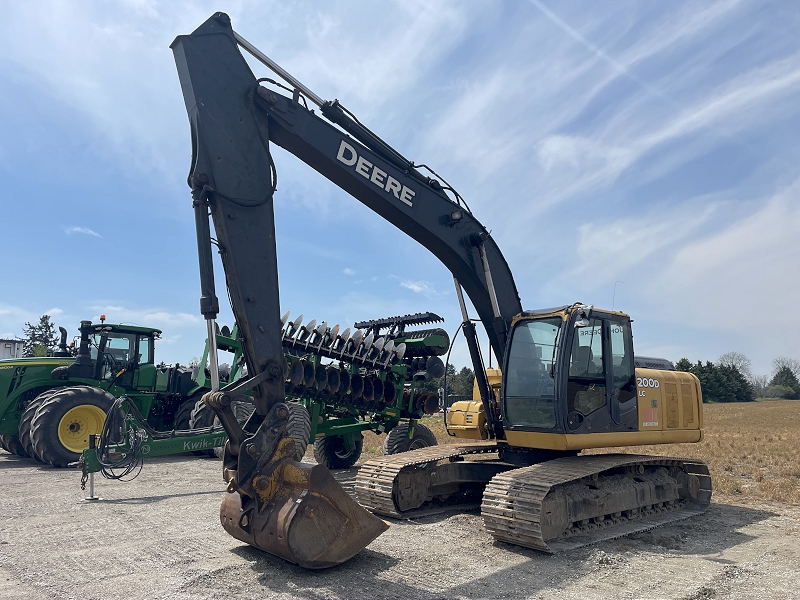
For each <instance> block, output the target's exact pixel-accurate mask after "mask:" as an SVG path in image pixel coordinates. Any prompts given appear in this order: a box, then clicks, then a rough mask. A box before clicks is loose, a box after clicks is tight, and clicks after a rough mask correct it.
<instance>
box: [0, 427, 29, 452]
mask: <svg viewBox="0 0 800 600" xmlns="http://www.w3.org/2000/svg"><path fill="white" fill-rule="evenodd" d="M0 446H2V447H3V449H4V450H6V451H7V452H11V454H16V455H17V456H21V457H22V458H28V454H27V453H26V452H25V448H23V447H22V442H20V441H19V437H18V436H16V435H13V434H10V433H9V434H4V435H0Z"/></svg>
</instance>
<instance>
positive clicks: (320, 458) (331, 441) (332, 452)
mask: <svg viewBox="0 0 800 600" xmlns="http://www.w3.org/2000/svg"><path fill="white" fill-rule="evenodd" d="M363 448H364V436H363V435H362V436H360V437H359V438H358V439H357V440H356V442H355V447H354V448H353V449H352V450H350V451H349V452H348V451H347V449H346V448H345V445H344V436H341V435H332V436H326V437H321V438H317V439H316V440H314V458H315V459H316V460H317V462H318V463H319V464H321V465H323V466H325V467H327V468H329V469H349V468H350V467H352V466H353V465H354V464H356V461H357V460H358V459H359V457H360V456H361V450H363Z"/></svg>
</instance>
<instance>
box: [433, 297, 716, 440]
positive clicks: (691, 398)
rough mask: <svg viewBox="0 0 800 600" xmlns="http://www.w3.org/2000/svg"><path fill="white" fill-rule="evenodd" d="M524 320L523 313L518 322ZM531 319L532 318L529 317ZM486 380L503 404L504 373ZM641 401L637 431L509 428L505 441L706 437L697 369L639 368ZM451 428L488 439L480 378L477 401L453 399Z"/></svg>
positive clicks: (565, 316) (475, 393)
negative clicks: (583, 431)
mask: <svg viewBox="0 0 800 600" xmlns="http://www.w3.org/2000/svg"><path fill="white" fill-rule="evenodd" d="M598 313H599V314H606V315H614V316H618V317H624V318H627V315H625V314H624V313H619V312H610V311H601V310H595V314H598ZM543 317H551V318H552V317H561V318H563V319H564V323H565V325H566V323H567V321H568V319H569V314H568V313H567V312H566V311H563V310H557V311H553V313H552V314H540V315H537V318H540V319H541V318H543ZM523 319H525V317H524V316H520V317H517V318H515V319H514V323H516V322H518V321H520V320H523ZM526 320H527V319H526ZM486 374H487V379H488V383H489V386H490V388H491V390H492V392H493V393H494V395H495V399H496V401H497V404H498V406H501V402H500V387H501V381H502V373H501V371H500V369H487V370H486ZM635 378H636V402H637V409H638V427H637V429H636V430H634V431H615V432H590V433H569V432H566V431H565V432H537V431H520V430H513V429H506V430H505V438H506V439H505V442H506V443H508V444H509V445H510V446H517V447H522V448H538V449H546V450H560V451H571V450H584V449H588V448H609V447H616V446H640V445H650V444H673V443H686V442H699V441H701V440H702V439H703V397H702V392H701V389H700V381H699V380H698V379H697V377H696V376H695V375H693V374H692V373H686V372H682V371H667V370H660V369H649V368H636V369H635ZM446 418H447V428H448V430H449V431H450V433H451V434H453V435H455V437H458V438H464V439H471V440H485V439H488V438H489V437H490V436H489V432H488V428H487V420H486V414H485V412H484V408H483V404H482V402H481V398H480V392H479V390H478V385H477V381H476V382H475V385H474V387H473V395H472V400H465V401H459V402H455V403H453V405H452V406H451V407H450V409H449V410H448V412H447V417H446Z"/></svg>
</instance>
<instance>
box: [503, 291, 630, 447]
mask: <svg viewBox="0 0 800 600" xmlns="http://www.w3.org/2000/svg"><path fill="white" fill-rule="evenodd" d="M510 340H511V341H510V344H509V348H508V356H507V358H506V365H507V368H506V373H505V374H504V385H503V415H504V418H503V428H504V429H506V430H508V429H511V430H517V431H537V432H557V433H582V432H586V433H588V432H595V433H597V432H612V431H633V430H636V429H637V423H636V415H637V413H636V380H635V376H634V356H633V337H632V334H631V326H630V317H628V315H626V314H624V313H619V312H609V311H601V310H594V309H593V308H592V307H586V306H583V305H575V306H565V307H561V308H559V309H548V310H544V311H526V312H524V313H522V315H520V317H519V319H517V320H516V321H515V322H514V324H513V326H512V332H511V336H510Z"/></svg>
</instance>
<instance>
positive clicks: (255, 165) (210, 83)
mask: <svg viewBox="0 0 800 600" xmlns="http://www.w3.org/2000/svg"><path fill="white" fill-rule="evenodd" d="M239 42H242V43H243V45H244V47H245V48H247V49H249V50H251V51H252V52H253V53H254V54H256V56H257V57H263V59H265V60H266V61H268V60H269V59H267V57H265V56H264V55H263V54H261V53H260V52H259V51H258V50H256V49H255V48H253V47H252V45H250V44H248V43H247V42H246V40H244V39H243V38H242V37H241V36H239V35H238V34H237V33H235V32H234V31H233V30H232V29H231V26H230V19H229V18H228V17H227V15H225V14H224V13H217V14H215V15H214V16H212V17H211V18H210V19H209V20H208V21H206V22H205V23H204V24H203V25H202V26H200V27H199V28H198V29H197V30H196V31H195V32H194V33H193V34H192V35H190V36H182V37H179V38H178V39H177V40H176V42H175V43H174V44H173V50H174V51H175V57H176V62H177V64H178V71H179V73H180V77H181V84H182V86H183V89H184V96H185V98H186V103H187V109H188V110H189V113H190V120H191V121H192V135H193V146H194V160H193V163H192V171H191V173H190V175H189V184H190V186H191V187H192V189H193V190H202V189H203V188H204V187H209V188H212V189H214V190H215V191H216V192H217V193H222V194H225V195H227V196H228V197H231V198H236V197H241V198H246V199H247V200H246V201H248V202H258V201H259V200H260V199H262V198H265V197H266V196H267V195H270V194H271V192H272V191H273V188H272V184H273V181H272V179H271V178H272V176H273V173H272V170H271V169H272V162H271V159H270V156H269V148H268V144H269V142H272V143H274V144H277V145H278V146H281V147H282V148H284V149H286V150H288V151H289V152H291V153H292V154H294V155H295V156H297V157H298V158H299V159H301V160H302V161H303V162H305V163H306V164H308V165H309V166H310V167H311V168H313V169H314V170H315V171H317V172H319V173H321V174H322V175H324V176H325V177H326V178H328V179H329V180H330V181H332V182H333V183H335V184H336V185H338V186H339V187H341V188H342V189H343V190H345V191H346V192H347V193H349V194H350V195H351V196H353V197H354V198H356V199H357V200H359V201H360V202H361V203H363V204H364V205H366V206H367V207H369V208H370V209H372V210H373V211H374V212H376V213H377V214H379V215H380V216H381V217H383V218H384V219H386V220H387V221H389V222H390V223H392V224H393V225H394V226H396V227H397V228H398V229H400V230H401V231H403V232H405V233H406V234H408V235H409V236H410V237H412V238H413V239H415V240H416V241H418V242H419V243H420V244H422V245H423V246H424V247H425V248H427V249H428V250H429V251H430V252H432V253H433V254H434V255H435V256H436V257H437V258H438V259H439V260H440V261H441V262H442V263H443V264H444V265H445V266H446V267H447V268H448V269H449V270H450V272H451V273H452V274H453V276H454V277H455V278H456V279H457V280H458V282H459V284H460V285H461V286H463V288H464V290H465V291H466V292H467V295H468V296H469V298H470V300H471V301H472V303H473V305H474V306H475V309H476V310H477V311H478V316H479V317H480V319H481V321H482V322H483V323H484V325H485V326H486V330H487V333H488V335H489V339H490V342H491V345H492V349H493V350H494V352H495V354H496V355H497V356H498V357H500V356H502V354H503V351H504V349H505V335H506V331H507V328H508V325H509V324H510V322H511V319H512V317H514V316H515V315H517V314H519V313H520V312H521V310H522V308H521V304H520V300H519V295H518V293H517V289H516V285H515V283H514V278H513V276H512V274H511V271H510V269H509V267H508V264H507V263H506V260H505V258H504V257H503V255H502V253H501V252H500V250H499V248H498V247H497V244H496V243H495V242H494V240H493V239H492V238H491V236H490V234H489V232H488V231H487V230H486V228H485V227H484V226H483V225H482V224H481V223H480V222H478V220H477V219H476V218H475V217H474V216H473V215H472V214H471V213H470V211H469V210H467V208H466V207H465V206H464V204H462V203H460V202H457V201H453V200H451V199H450V198H449V197H448V194H447V191H446V190H448V189H450V188H449V187H448V186H446V185H444V184H443V183H442V182H441V181H439V179H436V178H432V177H427V176H425V175H424V174H422V173H421V172H420V168H419V167H417V166H415V165H414V163H412V162H411V161H409V160H407V159H405V158H403V157H402V156H401V155H400V154H399V153H398V152H397V151H395V150H394V149H392V148H391V147H390V146H389V145H388V144H386V143H385V142H384V141H383V140H381V139H380V138H378V137H377V136H376V135H375V134H374V133H372V132H371V131H369V129H367V128H366V127H364V126H363V125H362V124H361V123H360V122H358V121H357V120H356V119H355V118H354V117H353V116H352V115H351V114H350V113H349V112H348V111H347V110H346V109H344V108H343V107H342V106H341V104H339V102H338V101H337V100H334V101H323V100H321V99H320V98H318V97H317V96H316V95H315V94H313V93H312V92H309V91H307V92H306V95H308V96H310V97H311V101H312V102H314V101H317V102H318V104H319V107H320V112H321V113H322V115H323V116H324V117H325V118H323V116H320V115H319V114H317V113H316V112H315V111H314V110H310V109H309V108H308V107H306V106H304V105H303V103H301V101H303V100H304V97H302V96H301V94H300V91H301V89H298V88H297V87H295V90H294V93H293V94H292V96H291V97H287V96H284V95H283V94H281V93H278V92H277V91H274V90H272V89H269V88H267V87H264V86H261V85H259V82H258V81H257V80H256V77H255V75H253V73H252V71H251V70H250V68H249V66H248V65H247V63H246V62H245V60H244V57H243V56H242V54H241V53H240V51H239V48H238V43H239ZM259 55H260V56H259ZM269 62H270V63H271V61H269ZM270 66H271V67H274V68H275V70H279V71H281V72H282V70H281V69H280V68H279V67H277V65H274V63H271V64H270ZM282 75H284V76H285V77H288V79H290V80H291V81H292V82H294V79H293V78H291V76H289V75H288V74H286V73H285V72H282ZM301 87H302V86H301ZM302 89H305V88H304V87H302ZM337 126H338V127H337ZM203 177H205V179H203ZM457 199H458V197H457ZM215 219H216V217H215ZM215 223H216V221H215ZM270 227H272V225H271V223H270ZM245 244H246V245H247V246H248V247H250V243H249V241H248V242H245ZM484 256H485V260H483V257H484ZM487 270H488V272H489V273H490V274H491V275H490V277H491V280H492V281H491V283H490V282H488V281H487ZM276 315H277V313H276Z"/></svg>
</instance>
